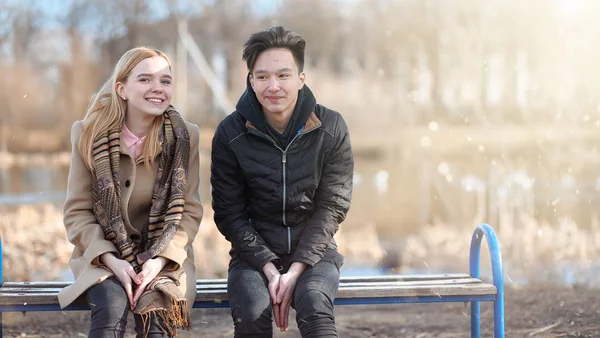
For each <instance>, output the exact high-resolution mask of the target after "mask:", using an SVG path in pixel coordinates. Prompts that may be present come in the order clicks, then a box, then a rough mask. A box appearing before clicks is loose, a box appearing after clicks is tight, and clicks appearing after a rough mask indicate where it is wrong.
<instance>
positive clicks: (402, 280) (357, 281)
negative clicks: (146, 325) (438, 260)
mask: <svg viewBox="0 0 600 338" xmlns="http://www.w3.org/2000/svg"><path fill="white" fill-rule="evenodd" d="M483 237H486V239H487V242H488V247H489V249H490V256H491V260H492V275H493V282H492V283H491V284H490V283H485V282H483V281H482V280H481V279H479V276H480V275H479V262H480V249H481V240H482V238H483ZM0 250H1V243H0ZM0 266H1V256H0ZM469 266H470V274H431V275H384V276H373V277H344V276H343V277H342V278H341V280H340V287H339V289H338V293H337V297H336V300H335V304H336V305H359V304H360V305H364V304H395V303H440V302H470V303H471V337H480V308H479V302H482V301H491V302H494V337H496V338H500V337H502V338H503V337H504V282H503V272H502V258H501V254H500V248H499V243H498V240H497V238H496V235H495V233H494V230H493V229H492V227H490V226H489V225H487V224H481V225H479V226H478V227H477V228H476V229H475V231H474V233H473V237H472V239H471V251H470V259H469ZM0 280H1V269H0ZM70 283H71V282H6V283H4V284H2V285H1V286H0V338H1V337H2V331H1V329H2V313H3V312H25V311H83V310H89V307H88V306H87V304H85V302H81V301H80V302H75V303H73V304H71V305H70V306H69V307H67V308H65V309H60V307H59V305H58V298H57V294H58V292H59V290H60V289H62V288H63V287H65V286H67V285H69V284H70ZM196 290H197V294H196V301H195V302H194V305H193V307H194V308H225V307H229V303H228V302H227V283H226V280H225V279H200V280H197V281H196Z"/></svg>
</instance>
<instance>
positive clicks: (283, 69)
mask: <svg viewBox="0 0 600 338" xmlns="http://www.w3.org/2000/svg"><path fill="white" fill-rule="evenodd" d="M291 71H292V69H291V68H287V67H286V68H281V69H279V70H277V73H283V72H291ZM254 73H257V74H263V73H268V71H266V70H263V69H257V70H255V71H254Z"/></svg>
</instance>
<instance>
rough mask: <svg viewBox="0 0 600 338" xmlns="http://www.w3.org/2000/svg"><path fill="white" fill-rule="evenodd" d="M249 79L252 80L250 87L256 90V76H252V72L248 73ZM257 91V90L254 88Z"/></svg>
mask: <svg viewBox="0 0 600 338" xmlns="http://www.w3.org/2000/svg"><path fill="white" fill-rule="evenodd" d="M248 80H250V87H252V90H254V77H253V76H252V74H251V73H250V74H248ZM254 91H256V90H254Z"/></svg>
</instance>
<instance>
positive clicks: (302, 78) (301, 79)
mask: <svg viewBox="0 0 600 338" xmlns="http://www.w3.org/2000/svg"><path fill="white" fill-rule="evenodd" d="M298 78H299V81H298V90H300V89H302V87H304V82H306V74H305V73H304V72H302V73H300V75H298Z"/></svg>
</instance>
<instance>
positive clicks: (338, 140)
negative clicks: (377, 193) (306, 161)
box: [292, 115, 354, 266]
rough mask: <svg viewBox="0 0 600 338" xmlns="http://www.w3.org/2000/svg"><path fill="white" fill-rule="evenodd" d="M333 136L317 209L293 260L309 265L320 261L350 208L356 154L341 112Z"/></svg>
mask: <svg viewBox="0 0 600 338" xmlns="http://www.w3.org/2000/svg"><path fill="white" fill-rule="evenodd" d="M333 138H334V139H333V147H332V149H331V151H330V152H329V154H328V155H326V160H325V163H324V165H323V168H322V173H321V180H320V182H319V186H318V187H317V191H316V193H315V212H314V213H313V215H312V217H311V218H310V219H309V221H308V224H307V225H306V228H305V229H304V230H303V232H302V235H301V236H300V241H299V243H298V247H297V248H296V250H295V251H294V253H293V254H292V262H302V263H306V264H308V265H310V266H313V265H315V264H316V263H317V262H319V261H320V260H321V258H323V255H324V254H325V251H326V249H327V247H328V246H329V244H330V243H331V240H332V238H333V235H335V233H336V232H337V231H338V229H339V224H340V223H342V222H343V221H344V219H345V218H346V214H347V213H348V210H349V209H350V200H351V199H352V175H353V172H354V157H353V155H352V147H351V144H350V134H349V132H348V127H347V125H346V122H345V121H344V119H343V118H342V116H341V115H338V121H337V123H336V128H335V129H334V133H333Z"/></svg>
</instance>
